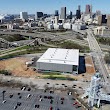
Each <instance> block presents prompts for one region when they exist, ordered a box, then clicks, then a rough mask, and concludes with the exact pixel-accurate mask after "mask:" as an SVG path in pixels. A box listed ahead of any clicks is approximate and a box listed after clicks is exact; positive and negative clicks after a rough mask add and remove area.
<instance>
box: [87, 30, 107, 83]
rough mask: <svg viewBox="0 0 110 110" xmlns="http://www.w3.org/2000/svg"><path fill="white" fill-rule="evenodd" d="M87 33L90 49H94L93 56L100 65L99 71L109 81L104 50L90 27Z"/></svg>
mask: <svg viewBox="0 0 110 110" xmlns="http://www.w3.org/2000/svg"><path fill="white" fill-rule="evenodd" d="M87 34H88V35H87V39H88V43H89V47H90V50H91V51H92V56H93V58H94V59H95V61H96V62H97V63H98V65H99V68H98V69H99V70H98V71H99V72H100V73H101V74H102V75H103V80H104V82H107V83H108V82H109V73H108V72H107V69H106V67H105V61H104V58H103V56H102V55H103V52H102V50H101V48H100V46H99V44H98V42H97V40H96V39H95V37H94V35H93V33H92V31H91V30H89V29H88V30H87Z"/></svg>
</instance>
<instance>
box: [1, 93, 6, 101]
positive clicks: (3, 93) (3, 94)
mask: <svg viewBox="0 0 110 110" xmlns="http://www.w3.org/2000/svg"><path fill="white" fill-rule="evenodd" d="M5 92H6V91H3V92H2V94H3V101H4V94H5Z"/></svg>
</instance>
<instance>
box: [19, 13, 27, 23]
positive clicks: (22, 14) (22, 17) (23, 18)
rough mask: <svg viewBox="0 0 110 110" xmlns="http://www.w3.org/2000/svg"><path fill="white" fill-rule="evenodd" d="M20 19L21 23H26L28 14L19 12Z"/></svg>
mask: <svg viewBox="0 0 110 110" xmlns="http://www.w3.org/2000/svg"><path fill="white" fill-rule="evenodd" d="M20 19H22V20H23V21H28V13H27V12H20Z"/></svg>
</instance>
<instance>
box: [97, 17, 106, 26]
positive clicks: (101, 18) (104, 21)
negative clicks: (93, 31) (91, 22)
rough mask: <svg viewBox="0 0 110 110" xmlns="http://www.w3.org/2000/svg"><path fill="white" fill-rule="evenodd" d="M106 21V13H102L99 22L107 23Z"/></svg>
mask: <svg viewBox="0 0 110 110" xmlns="http://www.w3.org/2000/svg"><path fill="white" fill-rule="evenodd" d="M106 23H107V18H106V15H100V16H98V24H99V25H102V24H106Z"/></svg>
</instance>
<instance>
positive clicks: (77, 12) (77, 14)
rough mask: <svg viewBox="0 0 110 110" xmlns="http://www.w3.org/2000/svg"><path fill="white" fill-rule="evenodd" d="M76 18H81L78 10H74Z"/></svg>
mask: <svg viewBox="0 0 110 110" xmlns="http://www.w3.org/2000/svg"><path fill="white" fill-rule="evenodd" d="M76 18H77V19H80V18H81V11H80V10H76Z"/></svg>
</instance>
